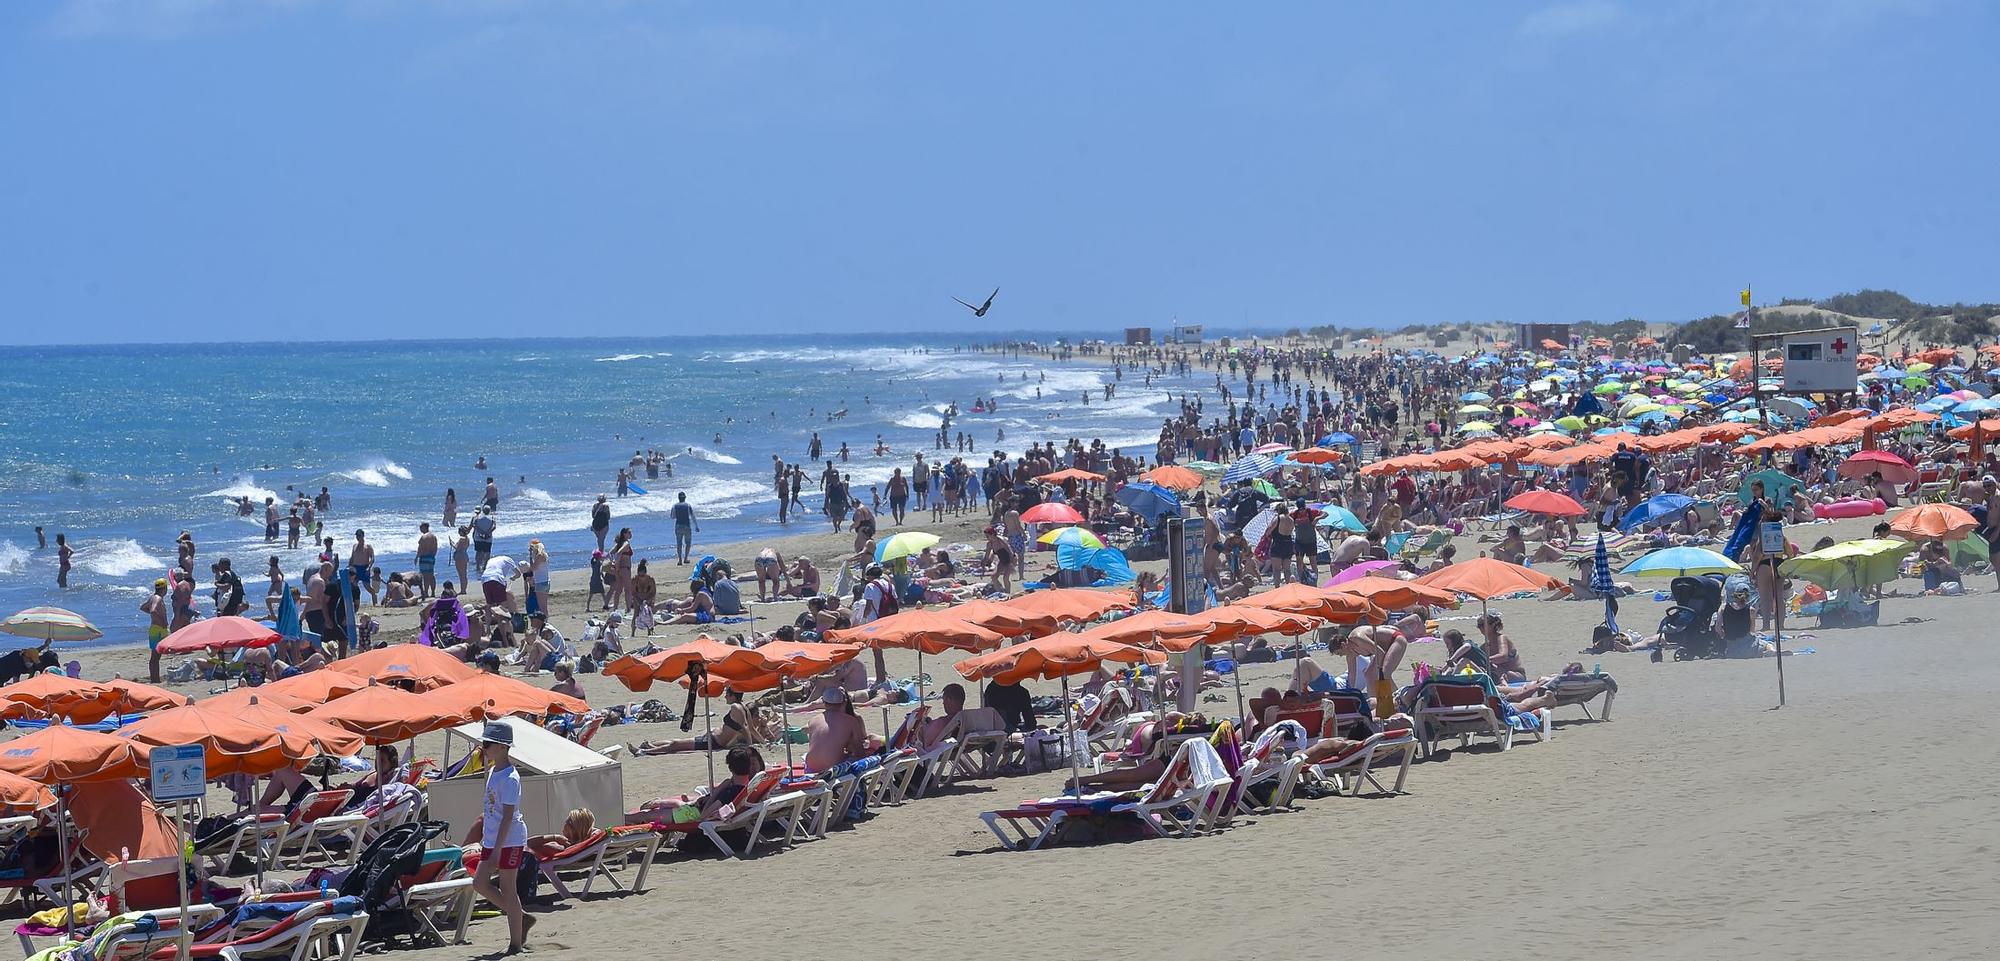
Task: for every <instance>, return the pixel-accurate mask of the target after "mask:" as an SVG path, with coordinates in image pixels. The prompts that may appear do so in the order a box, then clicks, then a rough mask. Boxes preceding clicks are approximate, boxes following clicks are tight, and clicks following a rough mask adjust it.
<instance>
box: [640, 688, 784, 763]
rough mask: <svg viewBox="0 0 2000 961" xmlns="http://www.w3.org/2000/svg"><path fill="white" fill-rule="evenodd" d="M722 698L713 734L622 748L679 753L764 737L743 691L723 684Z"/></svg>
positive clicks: (641, 743) (653, 741)
mask: <svg viewBox="0 0 2000 961" xmlns="http://www.w3.org/2000/svg"><path fill="white" fill-rule="evenodd" d="M722 700H723V703H724V704H727V705H728V708H727V709H726V710H724V711H723V713H722V726H721V727H720V728H717V729H716V730H715V732H714V734H713V735H712V736H711V735H709V734H697V735H695V736H694V737H683V738H672V739H667V740H649V741H639V742H637V743H628V744H626V745H625V749H626V750H627V751H630V752H632V753H633V754H634V755H642V754H647V755H650V754H681V753H685V752H687V751H709V750H715V749H718V748H727V747H734V746H736V745H738V744H743V743H748V742H749V741H751V740H762V739H763V738H762V736H761V734H762V730H761V728H762V725H760V724H758V723H757V718H756V715H754V714H752V713H751V711H750V709H749V708H748V707H746V706H744V704H743V692H741V691H738V690H736V689H735V688H724V689H723V691H722Z"/></svg>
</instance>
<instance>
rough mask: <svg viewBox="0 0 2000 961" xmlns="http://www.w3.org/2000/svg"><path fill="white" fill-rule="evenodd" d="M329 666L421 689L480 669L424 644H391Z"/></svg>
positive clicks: (466, 676)
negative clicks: (404, 683)
mask: <svg viewBox="0 0 2000 961" xmlns="http://www.w3.org/2000/svg"><path fill="white" fill-rule="evenodd" d="M328 666H329V667H333V668H337V669H339V670H341V671H345V672H347V673H349V674H352V675H354V676H355V677H362V678H369V679H372V680H377V681H385V682H406V683H409V684H413V685H415V686H416V688H417V690H419V691H428V690H430V689H431V688H434V687H442V686H444V685H446V684H455V683H457V682H459V681H463V680H465V679H467V678H470V677H472V676H473V675H474V674H477V673H479V669H478V668H475V667H473V666H472V665H470V664H467V663H465V662H464V661H461V660H459V659H458V658H455V657H453V656H451V655H449V654H446V653H445V652H443V651H440V650H438V649H437V648H435V647H431V646H429V645H425V644H391V645H389V646H388V647H378V648H376V649H374V650H372V651H363V652H361V653H359V654H351V655H349V656H347V657H344V658H341V659H340V660H338V661H335V662H333V663H332V664H330V665H328Z"/></svg>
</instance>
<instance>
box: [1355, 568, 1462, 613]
mask: <svg viewBox="0 0 2000 961" xmlns="http://www.w3.org/2000/svg"><path fill="white" fill-rule="evenodd" d="M1327 589H1328V590H1333V591H1339V592H1340V593H1342V594H1353V595H1355V596H1357V597H1365V598H1367V599H1368V600H1370V601H1372V602H1374V604H1375V606H1377V607H1380V608H1382V609H1383V610H1385V611H1400V610H1403V609H1405V608H1410V607H1415V606H1417V605H1418V604H1430V605H1432V606H1435V607H1457V606H1458V595H1457V594H1454V593H1452V592H1451V591H1447V590H1442V589H1439V588H1436V587H1426V586H1424V585H1422V584H1418V583H1416V582H1415V581H1403V580H1397V579H1396V578H1393V577H1381V576H1378V575H1374V574H1370V575H1368V576H1366V577H1357V578H1355V579H1353V580H1351V581H1342V582H1340V583H1338V584H1335V585H1334V586H1332V587H1330V588H1327Z"/></svg>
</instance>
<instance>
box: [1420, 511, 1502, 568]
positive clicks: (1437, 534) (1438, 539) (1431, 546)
mask: <svg viewBox="0 0 2000 961" xmlns="http://www.w3.org/2000/svg"><path fill="white" fill-rule="evenodd" d="M1502 516H1503V517H1505V516H1515V517H1518V516H1519V515H1518V514H1515V515H1502ZM1508 523H1511V521H1506V520H1502V521H1501V522H1499V525H1498V526H1496V527H1494V528H1492V529H1493V530H1496V531H1497V530H1504V529H1505V528H1506V526H1507V524H1508ZM1449 543H1451V529H1450V528H1446V527H1439V528H1436V529H1434V530H1432V531H1431V532H1430V533H1429V534H1426V535H1424V537H1423V538H1422V539H1421V540H1419V539H1417V538H1415V537H1412V538H1410V539H1409V540H1407V541H1404V542H1403V549H1402V550H1400V551H1397V552H1396V559H1397V560H1403V561H1414V562H1418V563H1421V562H1422V561H1423V559H1424V556H1425V555H1427V554H1435V553H1437V552H1438V550H1439V549H1440V548H1442V547H1444V546H1445V545H1446V544H1449Z"/></svg>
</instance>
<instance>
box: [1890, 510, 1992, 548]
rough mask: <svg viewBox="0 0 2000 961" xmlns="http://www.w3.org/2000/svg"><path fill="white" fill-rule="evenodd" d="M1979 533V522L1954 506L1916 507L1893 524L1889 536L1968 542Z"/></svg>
mask: <svg viewBox="0 0 2000 961" xmlns="http://www.w3.org/2000/svg"><path fill="white" fill-rule="evenodd" d="M1978 529H1979V521H1978V520H1977V519H1976V518H1974V517H1973V516H1972V515H1971V514H1970V513H1967V512H1966V510H1965V509H1964V508H1962V507H1954V506H1952V505H1950V504H1923V505H1920V506H1917V507H1912V508H1910V509H1908V510H1906V511H1904V512H1902V513H1901V514H1898V515H1896V519H1895V520H1892V521H1890V522H1889V533H1891V534H1895V535H1898V536H1900V537H1902V538H1903V539H1904V540H1911V541H1921V540H1941V541H1957V540H1964V539H1965V535H1966V534H1969V533H1971V532H1972V531H1975V530H1978Z"/></svg>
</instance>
